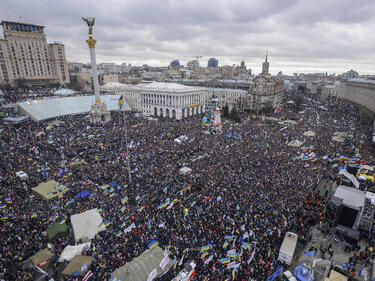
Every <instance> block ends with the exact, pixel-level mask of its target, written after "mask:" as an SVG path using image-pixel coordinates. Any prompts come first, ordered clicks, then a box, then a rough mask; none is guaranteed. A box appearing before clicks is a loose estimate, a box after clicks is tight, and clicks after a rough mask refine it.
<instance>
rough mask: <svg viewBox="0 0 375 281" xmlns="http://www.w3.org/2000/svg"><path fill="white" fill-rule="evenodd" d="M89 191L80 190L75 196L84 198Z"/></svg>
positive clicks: (88, 194) (87, 195)
mask: <svg viewBox="0 0 375 281" xmlns="http://www.w3.org/2000/svg"><path fill="white" fill-rule="evenodd" d="M90 194H91V193H90V192H88V191H81V192H80V193H77V195H76V197H77V198H81V199H84V198H86V197H89V196H90Z"/></svg>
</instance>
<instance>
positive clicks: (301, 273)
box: [294, 265, 314, 281]
mask: <svg viewBox="0 0 375 281" xmlns="http://www.w3.org/2000/svg"><path fill="white" fill-rule="evenodd" d="M294 275H295V276H296V278H297V280H298V281H313V280H314V277H313V276H310V275H312V273H311V272H310V270H309V269H308V268H307V267H304V266H303V265H300V266H297V267H296V268H295V269H294Z"/></svg>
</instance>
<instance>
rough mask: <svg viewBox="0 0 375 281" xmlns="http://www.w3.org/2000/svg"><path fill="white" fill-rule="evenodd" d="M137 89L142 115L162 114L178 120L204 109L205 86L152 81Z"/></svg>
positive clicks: (199, 112)
mask: <svg viewBox="0 0 375 281" xmlns="http://www.w3.org/2000/svg"><path fill="white" fill-rule="evenodd" d="M139 91H140V93H141V104H142V113H143V115H144V116H162V117H169V118H176V119H177V120H179V119H182V118H183V117H188V116H193V115H197V114H201V113H202V112H204V111H205V110H204V102H205V97H206V93H207V89H205V88H198V87H189V86H184V85H181V84H175V83H159V82H152V83H150V84H148V85H144V86H140V88H139Z"/></svg>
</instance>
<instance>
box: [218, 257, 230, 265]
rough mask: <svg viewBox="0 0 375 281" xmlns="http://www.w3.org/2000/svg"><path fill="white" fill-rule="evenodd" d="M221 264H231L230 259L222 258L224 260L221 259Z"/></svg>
mask: <svg viewBox="0 0 375 281" xmlns="http://www.w3.org/2000/svg"><path fill="white" fill-rule="evenodd" d="M220 262H221V263H222V264H227V263H229V262H230V258H222V259H220Z"/></svg>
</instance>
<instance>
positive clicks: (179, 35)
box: [0, 0, 375, 73]
mask: <svg viewBox="0 0 375 281" xmlns="http://www.w3.org/2000/svg"><path fill="white" fill-rule="evenodd" d="M374 14H375V2H374V1H373V0H315V1H310V0H283V1H280V0H265V1H259V0H251V1H248V0H206V1H202V0H134V1H133V0H127V1H124V0H106V1H99V0H96V1H91V0H80V1H76V0H74V1H73V0H65V1H55V0H3V1H2V9H1V10H0V19H3V20H17V21H18V20H20V18H19V16H22V17H23V18H22V19H21V21H25V22H31V23H36V24H42V25H45V26H46V29H45V31H46V33H47V40H48V41H63V42H64V44H65V46H66V53H67V58H68V60H69V61H81V62H88V61H89V54H88V50H87V45H86V43H85V42H84V40H85V39H86V37H87V26H86V25H85V23H84V22H83V21H82V20H81V16H95V17H96V24H95V27H94V33H95V37H96V39H97V40H98V43H97V50H96V52H97V60H98V62H104V61H108V62H110V61H112V62H117V63H121V62H129V61H130V62H131V63H132V64H137V63H138V64H142V63H150V64H153V65H166V64H168V63H169V62H170V60H171V59H180V60H181V61H182V62H183V63H186V61H187V60H189V59H190V58H187V57H186V56H193V55H203V56H206V57H205V58H204V59H202V60H201V61H202V65H205V62H203V61H205V60H206V59H207V58H208V57H211V56H214V57H217V58H218V59H219V63H220V64H221V65H222V64H230V65H231V64H238V63H240V61H241V60H242V59H245V62H246V63H247V65H248V66H250V67H252V68H254V69H255V72H256V73H257V72H258V70H259V69H260V67H261V62H262V60H263V59H264V53H265V50H266V49H267V48H268V49H269V50H270V60H271V70H272V73H276V72H277V71H279V70H282V71H283V72H289V73H291V72H294V71H306V70H308V69H311V70H312V71H313V70H316V69H324V70H327V71H330V70H332V71H335V72H340V71H346V70H348V69H350V68H356V69H357V70H358V71H360V72H368V73H375V70H374V68H373V65H372V61H374V60H375V49H374V47H373V46H375V39H374V38H373V36H369V35H371V34H372V32H373V30H374V28H375V19H374V17H373V15H374Z"/></svg>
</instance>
